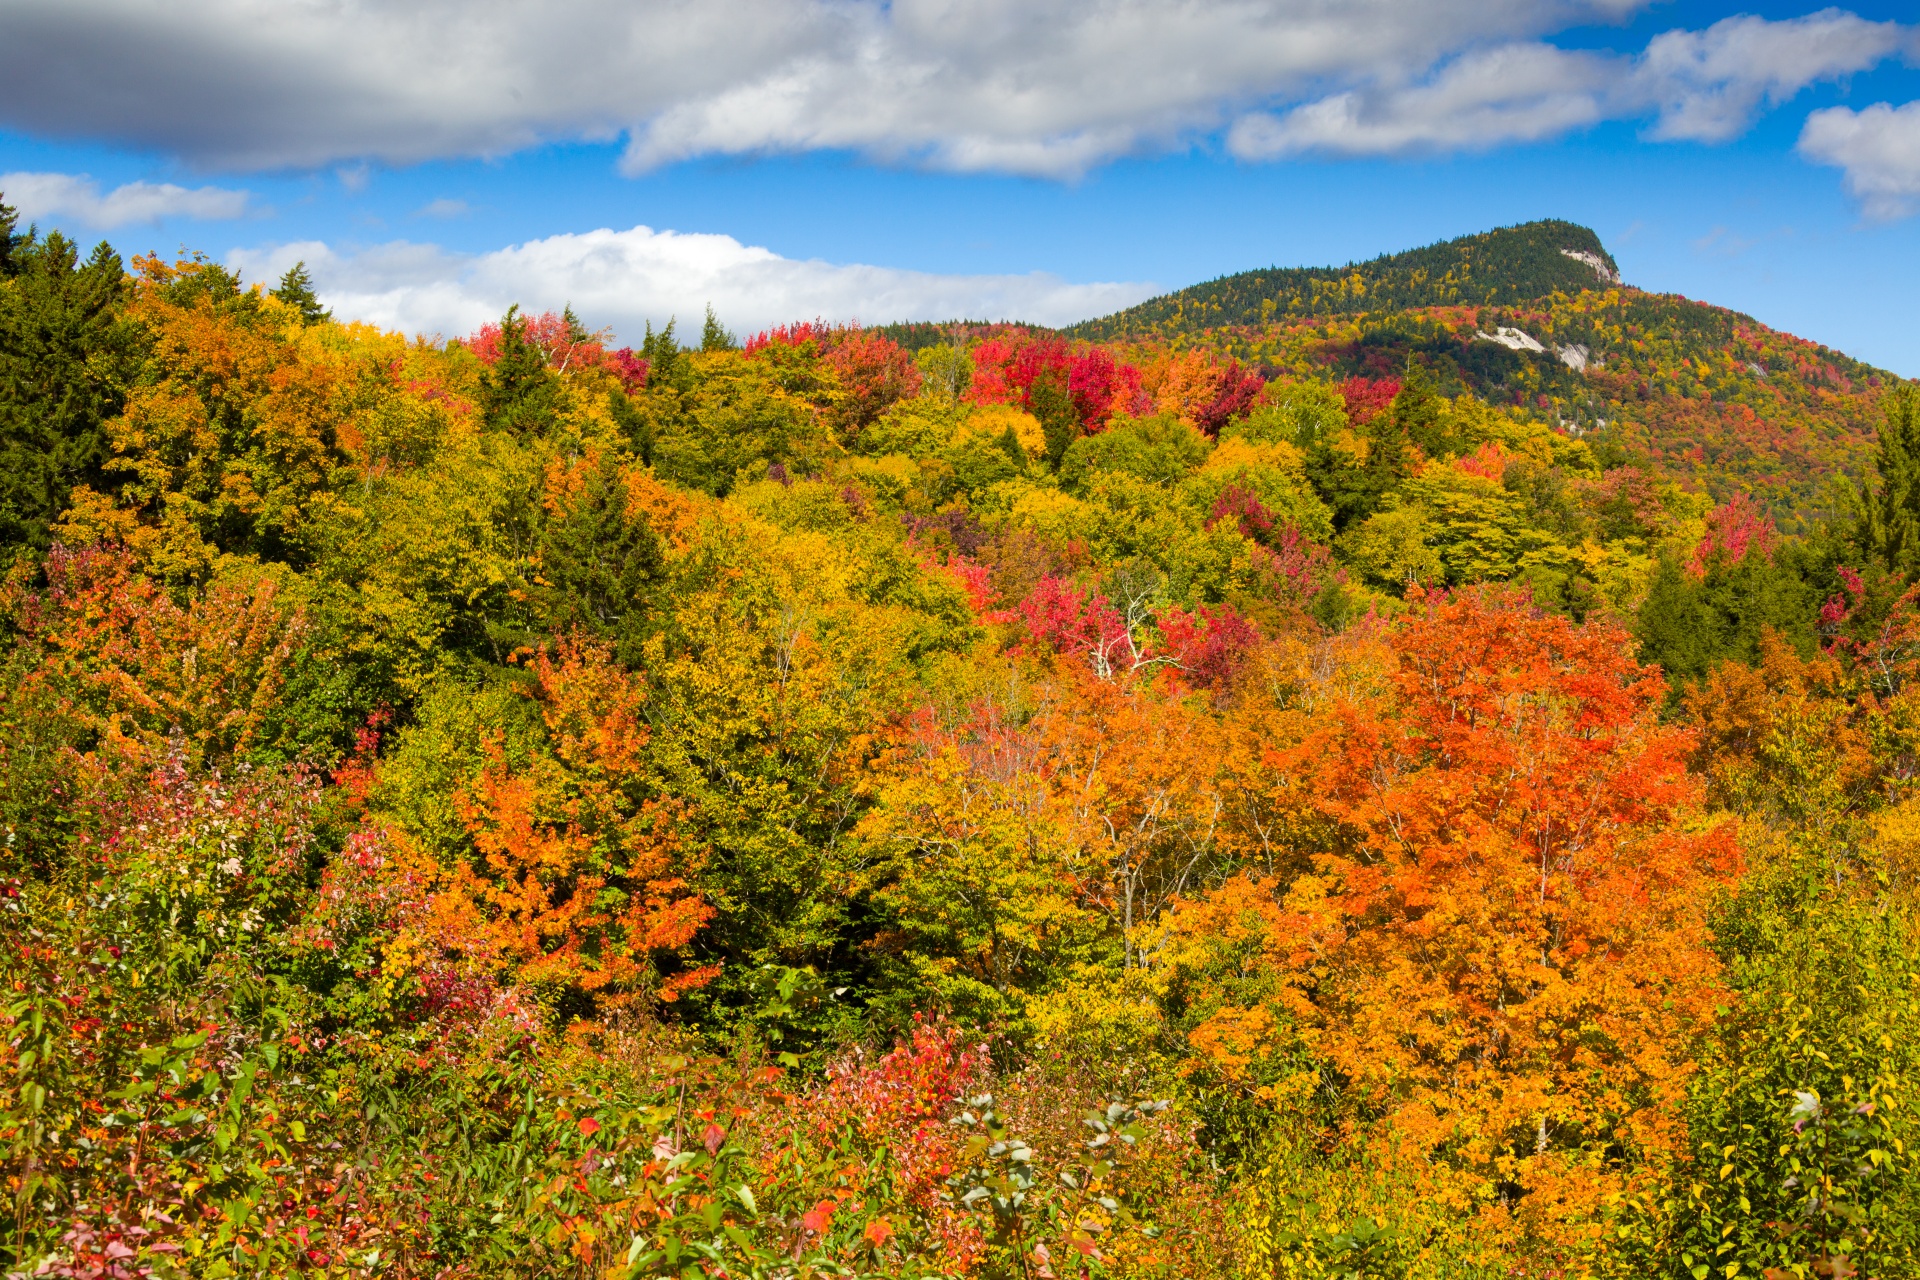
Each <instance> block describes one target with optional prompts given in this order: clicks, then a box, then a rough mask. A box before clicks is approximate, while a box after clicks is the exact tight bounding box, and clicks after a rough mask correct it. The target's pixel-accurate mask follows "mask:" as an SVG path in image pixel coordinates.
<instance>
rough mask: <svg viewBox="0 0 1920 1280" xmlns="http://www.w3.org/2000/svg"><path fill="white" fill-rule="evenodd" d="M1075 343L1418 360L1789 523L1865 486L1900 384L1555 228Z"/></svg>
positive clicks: (1336, 361)
mask: <svg viewBox="0 0 1920 1280" xmlns="http://www.w3.org/2000/svg"><path fill="white" fill-rule="evenodd" d="M1573 255H1580V256H1578V257H1575V256H1573ZM1609 276H1610V277H1611V279H1608V278H1605V277H1609ZM1066 332H1067V333H1069V334H1070V335H1072V336H1075V337H1080V338H1087V339H1092V340H1101V341H1120V342H1125V341H1128V340H1133V341H1138V342H1144V343H1170V344H1172V345H1175V346H1184V345H1198V346H1205V347H1207V348H1210V349H1213V350H1217V351H1219V352H1221V353H1223V354H1226V355H1231V356H1235V357H1237V358H1239V359H1241V360H1243V361H1247V362H1249V363H1254V364H1258V365H1261V366H1264V367H1267V368H1270V369H1273V370H1277V371H1283V372H1285V373H1288V374H1292V375H1295V376H1317V377H1337V378H1343V377H1350V376H1364V377H1370V378H1391V377H1397V376H1399V375H1401V374H1402V373H1404V371H1405V370H1406V369H1407V367H1408V366H1409V364H1410V363H1418V364H1420V365H1422V366H1423V367H1425V368H1426V369H1427V370H1429V371H1430V372H1431V373H1432V374H1433V375H1434V376H1436V377H1437V378H1438V379H1439V380H1440V381H1441V383H1442V384H1443V385H1444V386H1446V387H1448V388H1450V389H1453V390H1459V389H1469V390H1471V391H1473V392H1474V393H1475V394H1476V395H1478V396H1480V397H1483V398H1485V399H1486V400H1488V401H1490V402H1492V403H1495V404H1510V405H1513V406H1515V407H1517V408H1519V409H1521V410H1523V411H1525V412H1528V413H1530V414H1532V415H1535V416H1537V417H1539V418H1541V419H1542V420H1545V421H1549V422H1552V423H1553V424H1554V425H1556V426H1559V427H1562V428H1564V429H1567V430H1570V431H1572V432H1574V433H1576V434H1581V435H1586V434H1589V433H1600V434H1599V436H1597V437H1596V438H1606V439H1608V440H1610V442H1611V443H1612V444H1613V445H1615V446H1617V447H1620V448H1624V449H1627V450H1631V451H1634V452H1636V453H1642V454H1644V455H1645V456H1647V457H1648V458H1650V459H1651V460H1653V461H1654V462H1656V463H1657V464H1658V465H1659V467H1660V469H1661V471H1662V473H1663V474H1666V475H1670V476H1674V477H1676V478H1684V479H1686V480H1688V481H1691V482H1693V483H1694V484H1697V485H1698V486H1699V487H1700V488H1702V489H1703V490H1705V491H1706V492H1708V493H1711V494H1712V495H1713V496H1714V497H1716V498H1717V499H1720V500H1725V499H1726V498H1728V497H1730V496H1731V495H1733V494H1735V493H1746V494H1748V495H1749V496H1751V497H1753V498H1754V499H1756V500H1757V501H1759V502H1760V503H1761V504H1762V505H1763V506H1765V507H1766V508H1767V509H1768V510H1769V511H1770V512H1771V513H1772V514H1773V516H1774V518H1775V519H1776V520H1778V521H1780V522H1781V523H1782V524H1783V525H1784V526H1786V527H1789V528H1799V527H1801V526H1802V522H1803V521H1804V520H1806V519H1808V518H1811V517H1815V516H1817V515H1819V514H1822V513H1825V512H1826V511H1827V510H1828V508H1829V506H1830V505H1831V503H1830V501H1829V500H1828V496H1827V495H1826V493H1825V490H1826V487H1827V486H1828V484H1829V483H1830V482H1831V481H1833V480H1836V479H1842V478H1845V479H1854V478H1857V477H1858V476H1859V475H1860V474H1861V469H1862V467H1863V465H1864V463H1865V462H1866V459H1867V454H1868V451H1869V450H1870V448H1871V446H1872V441H1873V421H1874V405H1875V403H1876V401H1877V399H1878V397H1879V395H1880V394H1881V393H1882V391H1884V389H1885V388H1886V387H1887V386H1890V385H1891V384H1892V382H1893V381H1894V379H1893V377H1892V375H1890V374H1888V373H1886V372H1885V371H1883V370H1879V369H1875V368H1873V367H1871V366H1869V365H1866V364H1863V363H1861V362H1860V361H1857V360H1854V359H1851V358H1849V357H1847V356H1845V355H1843V354H1841V353H1839V352H1836V351H1832V350H1830V349H1828V348H1825V347H1822V346H1819V345H1817V344H1814V343H1811V342H1807V341H1805V340H1802V339H1799V338H1795V337H1793V336H1792V335H1789V334H1784V333H1780V332H1777V331H1775V330H1772V329H1769V328H1767V327H1766V326H1765V325H1763V324H1761V323H1759V322H1758V321H1756V320H1754V319H1752V318H1751V317H1749V316H1744V315H1741V314H1739V313H1738V312H1733V311H1728V310H1726V309H1724V308H1721V307H1714V306H1710V305H1707V304H1705V303H1699V302H1693V301H1690V300H1688V299H1685V298H1680V297H1676V296H1673V295H1668V294H1652V293H1647V292H1644V291H1642V290H1639V289H1634V288H1631V287H1628V286H1626V285H1623V284H1620V283H1619V281H1618V275H1617V269H1616V267H1615V265H1614V261H1613V258H1612V256H1611V255H1610V254H1608V253H1607V251H1606V249H1605V247H1604V246H1603V245H1602V244H1601V243H1600V240H1599V238H1598V237H1597V236H1595V235H1594V233H1593V232H1591V231H1589V230H1588V229H1586V228H1585V227H1579V226H1575V225H1574V224H1572V223H1566V222H1551V221H1548V222H1534V223H1527V224H1525V225H1522V226H1518V227H1510V228H1504V229H1501V230H1498V231H1491V232H1487V233H1485V234H1482V235H1477V236H1467V237H1463V238H1461V239H1458V240H1451V241H1446V242H1444V243H1441V244H1437V245H1433V246H1430V247H1429V248H1426V249H1418V250H1413V251H1410V252H1407V253H1401V254H1394V255H1390V256H1387V257H1383V258H1378V259H1375V260H1374V261H1372V262H1367V263H1361V264H1357V265H1354V266H1351V267H1346V268H1320V269H1296V270H1286V271H1277V270H1276V271H1254V272H1245V273H1242V274H1240V275H1235V276H1228V277H1225V278H1224V279H1221V280H1217V281H1212V282H1210V283H1207V284H1202V285H1195V286H1193V287H1192V288H1190V289H1184V290H1181V291H1179V292H1177V293H1173V294H1169V295H1167V296H1166V297H1163V298H1156V299H1153V300H1151V301H1149V302H1145V303H1142V304H1140V305H1139V306H1137V307H1133V308H1130V309H1128V310H1126V311H1122V312H1119V313H1117V314H1116V315H1113V316H1109V317H1107V318H1105V319H1102V320H1094V321H1088V322H1087V323H1085V324H1081V325H1076V326H1073V327H1072V328H1071V329H1069V330H1067V331H1066Z"/></svg>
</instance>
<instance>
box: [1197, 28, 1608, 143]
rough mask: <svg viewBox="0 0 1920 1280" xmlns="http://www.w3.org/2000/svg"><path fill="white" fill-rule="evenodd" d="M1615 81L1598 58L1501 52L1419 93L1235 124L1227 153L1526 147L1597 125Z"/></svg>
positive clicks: (1343, 97)
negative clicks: (1513, 145)
mask: <svg viewBox="0 0 1920 1280" xmlns="http://www.w3.org/2000/svg"><path fill="white" fill-rule="evenodd" d="M1615 78H1616V77H1615V74H1614V68H1613V66H1612V65H1611V64H1610V60H1609V59H1607V58H1605V57H1601V56H1598V55H1593V54H1582V53H1569V52H1566V51H1565V50H1561V49H1556V48H1554V47H1553V46H1551V45H1546V44H1512V45H1506V46H1503V47H1500V48H1496V49H1487V50H1483V51H1480V52H1476V53H1473V54H1469V55H1467V56H1465V57H1462V58H1459V59H1457V60H1455V61H1454V62H1452V63H1450V64H1448V65H1447V66H1446V67H1444V68H1443V69H1442V70H1441V71H1440V72H1439V73H1438V74H1437V75H1435V76H1434V77H1433V78H1432V79H1430V80H1429V81H1427V82H1425V83H1422V84H1415V85H1410V86H1407V87H1404V88H1400V89H1396V90H1392V91H1388V92H1365V91H1348V92H1345V93H1339V94H1333V95H1331V96H1329V97H1325V98H1321V99H1320V100H1318V101H1316V102H1311V103H1308V104H1306V105H1305V106H1301V107H1296V108H1294V109H1293V110H1292V111H1289V112H1287V113H1285V114H1284V115H1277V116H1276V115H1268V114H1260V113H1255V114H1250V115H1247V116H1243V117H1242V118H1241V119H1240V120H1238V121H1236V122H1235V124H1234V126H1233V128H1232V130H1231V131H1230V132H1229V133H1228V135H1227V147H1228V149H1229V150H1230V151H1232V152H1233V154H1235V155H1237V156H1239V157H1240V158H1242V159H1245V160H1271V159H1275V158H1277V157H1280V156H1284V155H1289V154H1292V153H1295V152H1301V151H1321V152H1331V153H1340V154H1346V155H1392V154H1395V153H1399V152H1406V151H1426V150H1456V149H1461V148H1479V147H1492V146H1497V145H1499V144H1501V143H1509V142H1536V141H1539V140H1541V139H1543V138H1550V137H1558V136H1559V135H1560V134H1563V133H1566V132H1567V131H1568V130H1571V129H1577V128H1580V127H1582V126H1584V125H1589V124H1593V123H1594V122H1595V121H1598V120H1601V119H1603V118H1604V117H1605V116H1606V114H1607V99H1608V95H1609V93H1610V91H1611V87H1612V84H1613V82H1614V80H1615Z"/></svg>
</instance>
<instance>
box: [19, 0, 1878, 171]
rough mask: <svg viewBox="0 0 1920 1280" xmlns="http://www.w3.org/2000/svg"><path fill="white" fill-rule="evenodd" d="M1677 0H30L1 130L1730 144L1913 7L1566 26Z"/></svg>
mask: <svg viewBox="0 0 1920 1280" xmlns="http://www.w3.org/2000/svg"><path fill="white" fill-rule="evenodd" d="M1651 3H1652V0H1180V2H1179V3H1170V2H1169V0H548V2H547V3H542V4H537V5H534V4H527V3H525V2H524V0H306V2H304V3H298V4H288V3H286V0H3V2H0V127H11V128H14V129H18V130H22V131H25V132H27V133H30V134H34V135H38V136H61V137H79V138H89V139H97V140H105V141H110V142H114V143H118V144H121V145H132V146H137V147H143V148H153V149H158V150H161V151H164V152H167V153H170V154H174V155H178V156H183V157H185V158H187V159H189V160H191V161H193V162H195V163H198V164H203V165H212V166H224V167H227V168H239V169H248V168H263V169H274V168H296V169H320V168H326V167H334V168H335V169H336V172H338V174H339V175H340V179H341V181H342V182H343V183H345V184H346V185H347V186H348V187H349V189H356V190H357V189H358V188H359V187H360V186H362V185H364V183H365V181H366V178H367V172H368V171H367V169H366V168H365V165H366V163H367V162H374V163H391V164H406V163H412V162H417V161H422V160H427V159H432V158H439V157H448V156H495V155H501V154H505V153H508V152H512V151H516V150H519V149H522V148H526V147H529V146H533V145H536V144H539V143H542V142H546V141H554V140H581V139H587V140H601V141H615V140H619V139H623V138H624V139H625V142H626V145H625V148H624V156H623V160H622V167H623V168H624V169H625V170H626V171H628V172H629V173H638V172H641V171H644V170H647V169H650V168H653V167H656V166H660V165H664V164H671V163H674V162H677V161H681V160H685V159H689V158H692V157H698V156H713V155H756V154H761V153H775V152H804V151H813V150H821V149H828V150H847V151H852V152H855V153H858V154H862V155H865V156H869V157H873V158H878V159H882V160H887V161H898V162H905V163H913V164H921V165H927V166H931V167H935V168H942V169H949V170H957V171H998V172H1012V173H1024V174H1036V175H1045V176H1052V177H1071V176H1074V175H1077V174H1080V173H1083V172H1085V171H1086V170H1088V169H1089V168H1092V167H1094V166H1096V165H1099V164H1102V163H1104V162H1106V161H1108V160H1111V159H1114V158H1115V157H1118V156H1122V155H1127V154H1131V153H1139V152H1144V151H1152V150H1163V149H1167V148H1177V147H1180V146H1184V145H1188V144H1190V143H1192V142H1194V141H1196V140H1203V139H1207V138H1212V137H1215V136H1218V135H1219V134H1220V133H1221V132H1222V131H1223V130H1224V131H1225V132H1226V136H1227V139H1228V145H1229V147H1230V149H1231V150H1233V151H1234V152H1235V153H1236V154H1239V155H1241V156H1244V157H1248V158H1266V157H1272V156H1280V155H1288V154H1293V153H1295V152H1299V151H1303V150H1312V151H1321V152H1327V153H1334V154H1341V153H1345V154H1385V153H1393V152H1399V151H1407V150H1421V149H1429V150H1432V149H1440V150H1444V149H1455V148H1474V147H1487V146H1494V145H1500V144H1504V143H1513V142H1526V141H1532V140H1537V139H1544V138H1548V137H1553V136H1557V135H1558V134H1562V133H1565V132H1566V131H1568V130H1570V129H1576V128H1580V127H1583V126H1585V125H1589V124H1592V123H1595V122H1597V121H1600V120H1606V119H1651V120H1652V121H1653V124H1652V129H1651V136H1653V137H1655V138H1659V139H1689V140H1695V141H1707V142H1718V141H1724V140H1726V139H1727V138H1730V137H1732V136H1734V135H1736V134H1738V133H1739V132H1740V131H1742V130H1743V129H1745V128H1746V127H1747V126H1748V125H1749V124H1750V123H1751V121H1752V119H1753V117H1754V115H1755V113H1756V112H1757V111H1759V110H1760V109H1761V108H1762V106H1763V105H1765V104H1777V103H1779V102H1782V101H1784V100H1786V99H1787V98H1789V97H1791V96H1793V95H1794V94H1795V93H1798V92H1799V91H1800V90H1802V89H1803V88H1805V87H1806V86H1807V85H1809V84H1813V83H1816V82H1819V81H1822V80H1827V79H1832V78H1835V77H1838V76H1843V75H1846V74H1849V73H1851V72H1854V71H1858V70H1862V69H1864V68H1867V67H1870V66H1873V65H1875V64H1876V63H1878V62H1879V61H1881V60H1882V59H1884V58H1886V57H1888V56H1889V55H1891V54H1893V53H1895V52H1897V51H1898V50H1899V49H1900V48H1901V47H1902V46H1904V45H1910V43H1911V40H1912V31H1911V29H1910V28H1903V27H1901V26H1898V25H1896V24H1894V23H1887V22H1880V23H1876V22H1869V21H1866V20H1864V19H1862V18H1859V17H1857V16H1855V15H1853V14H1851V13H1846V12H1843V11H1841V10H1837V9H1825V10H1822V11H1820V12H1818V13H1814V14H1811V15H1809V16H1806V17H1803V18H1795V19H1791V20H1787V21H1778V22H1775V21H1768V20H1765V19H1761V18H1756V17H1737V18H1729V19H1727V20H1725V21H1722V22H1717V23H1715V24H1714V25H1712V26H1711V27H1708V28H1706V29H1705V30H1702V31H1669V32H1666V33H1665V34H1662V35H1659V36H1656V37H1654V39H1653V40H1652V41H1651V42H1649V44H1648V45H1647V47H1646V48H1645V49H1644V51H1642V52H1640V53H1639V54H1637V55H1634V54H1631V53H1628V52H1611V53H1607V52H1600V53H1583V52H1574V51H1569V50H1563V49H1560V48H1557V47H1555V46H1553V45H1551V44H1547V43H1543V42H1542V41H1543V40H1544V39H1545V38H1546V37H1549V36H1552V35H1553V34H1555V33H1556V32H1560V31H1563V30H1566V29H1568V28H1570V27H1573V26H1578V25H1583V24H1593V23H1606V22H1612V21H1617V20H1621V19H1625V18H1628V17H1631V16H1633V15H1634V14H1636V13H1638V12H1639V11H1640V10H1642V9H1644V8H1647V7H1648V6H1649V5H1650V4H1651Z"/></svg>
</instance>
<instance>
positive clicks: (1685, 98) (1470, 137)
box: [1227, 9, 1913, 160]
mask: <svg viewBox="0 0 1920 1280" xmlns="http://www.w3.org/2000/svg"><path fill="white" fill-rule="evenodd" d="M1912 39H1913V33H1912V31H1911V30H1910V29H1908V28H1904V27H1901V26H1900V25H1899V24H1897V23H1892V22H1868V21H1866V20H1864V19H1862V18H1858V17H1855V16H1854V15H1853V14H1850V13H1843V12H1841V11H1839V10H1837V9H1826V10H1822V11H1821V12H1819V13H1816V14H1812V15H1810V16H1808V17H1805V18H1794V19H1791V20H1788V21H1782V22H1769V21H1766V20H1765V19H1762V18H1752V17H1739V18H1728V19H1726V20H1725V21H1722V22H1716V23H1715V24H1714V25H1713V26H1711V27H1708V28H1707V29H1706V30H1704V31H1668V32H1665V33H1663V34H1661V35H1658V36H1655V37H1654V38H1653V39H1652V40H1651V41H1649V42H1648V44H1647V48H1646V50H1645V51H1644V52H1643V53H1641V54H1640V55H1639V56H1638V57H1633V58H1628V57H1623V56H1620V55H1617V54H1607V53H1585V52H1574V51H1569V50H1565V49H1560V48H1556V47H1555V46H1553V45H1550V44H1544V43H1539V42H1525V43H1520V42H1515V43H1509V44H1506V45H1500V46H1495V47H1492V48H1487V49H1479V50H1473V51H1470V52H1468V53H1464V54H1462V55H1460V56H1458V57H1456V58H1453V59H1451V60H1449V61H1447V62H1445V63H1442V64H1441V65H1440V66H1439V67H1438V68H1437V69H1435V70H1433V71H1432V72H1431V73H1429V74H1427V75H1425V76H1423V77H1421V78H1418V79H1416V80H1413V81H1412V82H1406V81H1399V80H1392V79H1386V78H1382V79H1381V80H1380V81H1378V82H1376V83H1373V84H1370V85H1367V86H1363V87H1360V88H1355V89H1348V90H1344V91H1342V92H1339V93H1334V94H1329V95H1327V96H1325V97H1322V98H1319V99H1316V100H1314V101H1311V102H1308V103H1305V104H1303V105H1300V106H1296V107H1294V108H1292V109H1291V110H1288V111H1285V112H1282V113H1278V114H1273V113H1259V112H1255V113H1250V114H1248V115H1246V116H1243V117H1242V118H1241V119H1240V120H1238V121H1236V122H1235V123H1234V125H1233V127H1232V129H1231V130H1229V132H1228V135H1227V145H1228V149H1229V150H1231V151H1232V152H1233V153H1234V154H1235V155H1237V156H1240V157H1241V158H1242V159H1248V160H1266V159H1273V158H1276V157H1280V156H1286V155H1292V154H1296V153H1299V152H1307V151H1314V152H1321V153H1326V154H1335V155H1394V154H1401V153H1405V152H1419V151H1453V150H1462V149H1476V148H1485V147H1493V146H1500V145H1504V144H1508V143H1516V142H1519V143H1524V142H1537V141H1542V140H1544V139H1548V138H1556V137H1559V136H1560V135H1562V134H1564V133H1567V132H1569V131H1571V130H1574V129H1579V128H1583V127H1585V126H1588V125H1593V124H1598V123H1599V122H1601V121H1603V120H1623V119H1625V120H1631V119H1639V118H1644V117H1646V116H1649V115H1652V116H1655V117H1656V119H1655V121H1654V124H1653V126H1652V128H1651V129H1650V130H1649V136H1651V137H1653V138H1655V139H1659V140H1663V141H1680V140H1687V141H1694V142H1725V141H1728V140H1729V139H1731V138H1734V137H1737V136H1738V135H1739V134H1741V133H1744V132H1745V131H1746V130H1747V129H1748V128H1749V127H1750V126H1751V125H1752V123H1753V119H1754V117H1755V115H1756V114H1757V113H1758V111H1759V109H1760V106H1761V104H1762V103H1763V102H1764V103H1768V104H1774V105H1777V104H1778V103H1781V102H1784V101H1786V100H1787V99H1788V98H1791V97H1792V96H1793V95H1794V94H1796V93H1799V92H1800V91H1801V90H1802V89H1805V88H1806V87H1807V86H1809V85H1811V84H1814V83H1816V82H1819V81H1823V80H1833V79H1837V78H1839V77H1841V76H1845V75H1848V74H1851V73H1853V72H1856V71H1862V70H1865V69H1866V68H1868V67H1871V66H1874V65H1876V64H1878V63H1880V62H1882V61H1884V60H1885V59H1887V58H1888V57H1891V56H1893V55H1894V54H1896V53H1898V52H1900V51H1901V49H1902V48H1903V47H1906V46H1907V45H1909V44H1910V43H1911V41H1912Z"/></svg>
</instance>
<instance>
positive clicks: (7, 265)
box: [0, 191, 32, 280]
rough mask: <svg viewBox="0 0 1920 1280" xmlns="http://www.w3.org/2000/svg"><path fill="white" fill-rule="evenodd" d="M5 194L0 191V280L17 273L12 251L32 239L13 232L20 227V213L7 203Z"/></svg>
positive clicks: (17, 269)
mask: <svg viewBox="0 0 1920 1280" xmlns="http://www.w3.org/2000/svg"><path fill="white" fill-rule="evenodd" d="M6 194H7V193H6V192H4V191H0V280H4V279H5V278H6V277H8V276H11V275H17V274H18V273H19V268H18V267H17V266H16V265H15V263H14V257H13V251H14V249H15V248H17V247H20V246H22V245H24V244H25V242H26V241H27V240H29V239H31V238H32V237H31V236H30V235H26V236H23V235H18V234H16V233H15V232H14V228H15V227H17V226H19V225H20V211H19V210H18V209H15V208H14V207H13V206H12V205H10V204H8V203H7V201H6Z"/></svg>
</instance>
